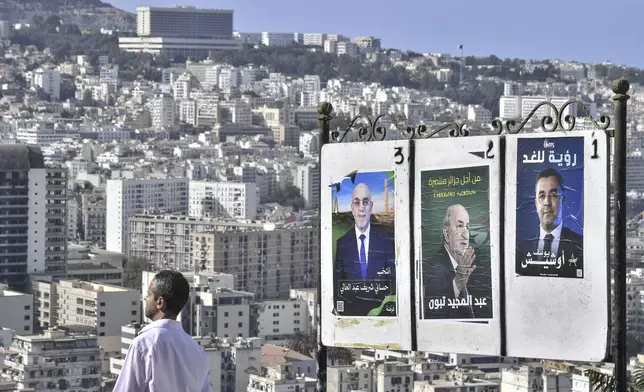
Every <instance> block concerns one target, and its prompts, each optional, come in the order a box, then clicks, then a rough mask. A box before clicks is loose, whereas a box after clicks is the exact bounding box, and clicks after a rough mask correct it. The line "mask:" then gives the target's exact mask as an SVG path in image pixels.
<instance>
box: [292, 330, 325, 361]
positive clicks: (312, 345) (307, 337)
mask: <svg viewBox="0 0 644 392" xmlns="http://www.w3.org/2000/svg"><path fill="white" fill-rule="evenodd" d="M287 347H288V348H290V349H291V350H293V351H297V352H298V353H300V354H304V355H308V356H310V357H315V353H316V351H317V349H318V341H317V333H316V332H315V331H313V332H296V333H295V335H292V336H291V339H289V341H288V346H287Z"/></svg>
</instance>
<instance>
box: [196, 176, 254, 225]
mask: <svg viewBox="0 0 644 392" xmlns="http://www.w3.org/2000/svg"><path fill="white" fill-rule="evenodd" d="M189 188H190V192H189V193H190V200H189V208H188V211H189V214H190V216H192V217H195V218H206V217H219V218H226V219H254V218H255V216H256V215H257V189H256V186H255V184H249V183H235V182H212V181H190V184H189Z"/></svg>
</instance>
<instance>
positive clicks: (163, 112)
mask: <svg viewBox="0 0 644 392" xmlns="http://www.w3.org/2000/svg"><path fill="white" fill-rule="evenodd" d="M148 106H149V108H150V117H151V118H152V126H153V127H155V128H166V127H167V128H172V127H174V126H175V121H176V112H175V110H176V108H175V104H174V98H172V97H171V96H167V95H157V96H156V97H154V98H151V99H150V102H149V104H148Z"/></svg>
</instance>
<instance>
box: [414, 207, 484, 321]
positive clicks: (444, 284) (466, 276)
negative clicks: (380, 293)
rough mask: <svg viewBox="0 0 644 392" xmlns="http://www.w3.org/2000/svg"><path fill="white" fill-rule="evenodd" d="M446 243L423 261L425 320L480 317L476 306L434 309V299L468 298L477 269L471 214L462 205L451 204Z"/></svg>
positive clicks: (446, 213) (443, 233) (445, 223)
mask: <svg viewBox="0 0 644 392" xmlns="http://www.w3.org/2000/svg"><path fill="white" fill-rule="evenodd" d="M442 236H443V238H442V246H441V247H440V250H439V251H438V252H437V253H436V254H435V255H433V257H431V258H430V259H427V260H423V268H422V273H423V290H424V296H423V306H424V316H423V318H425V319H433V318H436V319H463V318H474V317H476V315H475V313H474V309H473V307H472V306H462V307H457V308H454V309H453V308H451V307H449V306H443V307H440V308H439V309H436V308H434V309H431V308H430V306H429V303H430V301H432V300H433V299H440V298H442V297H445V300H446V301H448V300H454V299H459V300H461V299H464V298H465V299H466V298H467V296H468V295H470V294H471V293H470V290H469V288H468V283H469V281H470V277H471V275H472V272H474V270H475V269H476V265H475V264H474V261H475V259H476V255H475V252H474V248H472V247H471V246H470V216H469V213H468V212H467V209H466V208H465V207H463V206H462V205H460V204H454V205H451V206H449V207H447V209H446V211H445V218H444V219H443V228H442Z"/></svg>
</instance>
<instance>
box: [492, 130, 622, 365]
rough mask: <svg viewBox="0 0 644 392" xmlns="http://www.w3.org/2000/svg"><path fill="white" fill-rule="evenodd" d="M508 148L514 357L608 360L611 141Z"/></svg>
mask: <svg viewBox="0 0 644 392" xmlns="http://www.w3.org/2000/svg"><path fill="white" fill-rule="evenodd" d="M505 141H506V159H505V161H506V170H505V228H504V239H505V242H504V244H505V260H507V261H506V263H505V265H504V268H505V274H504V281H505V294H506V298H507V300H506V301H505V315H506V329H505V330H506V348H507V356H513V357H524V358H548V359H555V360H569V361H588V362H600V361H602V360H604V359H605V358H606V353H607V350H608V342H609V340H610V339H609V331H610V328H609V319H610V307H609V303H610V302H609V300H610V290H609V282H610V278H609V277H610V269H609V266H610V263H609V261H608V237H609V232H608V231H607V230H608V229H607V228H608V227H610V226H609V224H608V222H609V214H608V204H609V202H608V183H609V181H608V164H609V161H610V159H609V156H610V155H609V149H608V137H607V135H606V133H605V131H603V130H599V129H597V130H584V131H575V132H549V133H547V134H544V133H534V134H523V135H521V134H519V135H507V136H506V138H505ZM570 347H574V348H575V349H574V350H571V349H570Z"/></svg>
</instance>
